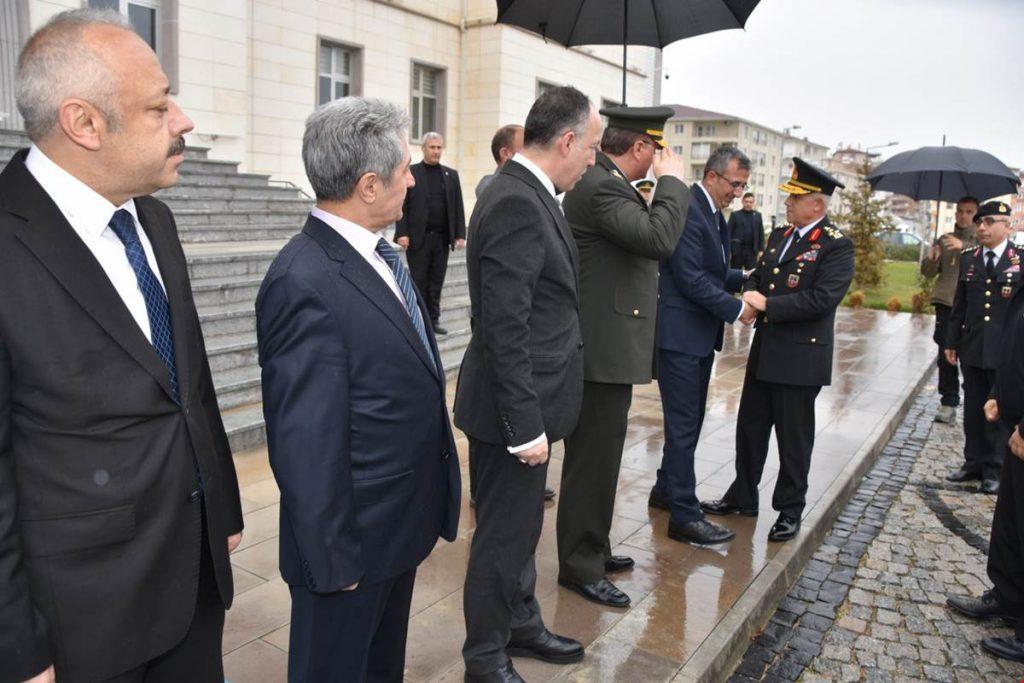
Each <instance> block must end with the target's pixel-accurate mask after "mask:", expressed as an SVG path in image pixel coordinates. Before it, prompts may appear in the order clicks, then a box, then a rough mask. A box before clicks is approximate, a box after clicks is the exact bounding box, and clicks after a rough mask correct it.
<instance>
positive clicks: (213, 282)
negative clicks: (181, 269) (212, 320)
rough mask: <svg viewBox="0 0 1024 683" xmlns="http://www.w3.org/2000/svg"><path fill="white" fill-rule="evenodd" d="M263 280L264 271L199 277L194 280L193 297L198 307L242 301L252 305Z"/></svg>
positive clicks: (234, 303) (233, 303) (240, 302)
mask: <svg viewBox="0 0 1024 683" xmlns="http://www.w3.org/2000/svg"><path fill="white" fill-rule="evenodd" d="M268 265H269V264H268ZM261 282H263V273H245V274H241V275H229V276H223V277H204V278H197V279H195V280H193V281H192V298H193V299H194V300H195V303H196V306H197V307H207V306H220V305H223V304H232V305H236V304H242V303H247V304H250V307H251V306H252V304H254V303H255V301H256V293H257V292H258V291H259V289H260V283H261Z"/></svg>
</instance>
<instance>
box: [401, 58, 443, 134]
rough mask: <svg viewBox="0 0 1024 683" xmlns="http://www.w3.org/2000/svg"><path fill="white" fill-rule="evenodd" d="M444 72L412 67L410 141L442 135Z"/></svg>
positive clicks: (431, 68) (418, 66) (416, 65)
mask: <svg viewBox="0 0 1024 683" xmlns="http://www.w3.org/2000/svg"><path fill="white" fill-rule="evenodd" d="M443 105H444V71H443V70H442V69H435V68H433V67H429V66H425V65H423V64H413V65H412V106H411V107H409V110H410V111H411V112H412V139H413V140H414V141H419V140H420V139H421V138H422V137H423V134H424V133H429V132H431V131H436V132H438V133H441V134H444V131H443V130H441V124H442V121H443V119H444V117H443V116H442V109H443Z"/></svg>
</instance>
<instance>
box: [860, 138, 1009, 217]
mask: <svg viewBox="0 0 1024 683" xmlns="http://www.w3.org/2000/svg"><path fill="white" fill-rule="evenodd" d="M867 180H868V183H870V184H871V189H873V190H882V191H886V192H894V193H896V194H902V195H906V196H908V197H910V198H911V199H913V200H915V201H920V200H922V199H931V200H935V201H940V202H955V201H958V200H959V199H961V198H963V197H966V196H968V195H970V196H972V197H975V198H976V199H978V201H985V200H986V199H991V198H992V197H1000V196H1002V195H1005V194H1017V187H1018V186H1019V185H1020V178H1018V177H1017V174H1016V173H1014V172H1013V171H1011V170H1010V169H1009V168H1007V167H1006V164H1004V163H1003V162H1001V161H999V159H997V158H995V157H994V156H992V155H991V154H989V153H988V152H983V151H981V150H980V149H965V148H963V147H921V148H920V149H915V150H911V151H909V152H900V153H899V154H896V155H895V156H893V157H891V158H889V159H886V160H885V161H884V162H882V163H881V164H879V165H878V167H877V168H875V169H874V170H873V171H871V172H870V173H869V174H868V178H867ZM938 231H939V221H938V214H937V212H936V219H935V233H936V234H938Z"/></svg>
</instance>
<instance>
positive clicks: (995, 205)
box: [974, 202, 1012, 223]
mask: <svg viewBox="0 0 1024 683" xmlns="http://www.w3.org/2000/svg"><path fill="white" fill-rule="evenodd" d="M1011 213H1012V212H1011V210H1010V205H1009V204H1004V203H1003V202H985V203H984V204H982V205H981V206H979V207H978V213H976V214H974V222H975V223H980V222H981V219H982V218H984V217H985V216H1002V217H1003V218H1009V217H1010V214H1011Z"/></svg>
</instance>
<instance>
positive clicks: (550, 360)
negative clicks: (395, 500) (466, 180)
mask: <svg viewBox="0 0 1024 683" xmlns="http://www.w3.org/2000/svg"><path fill="white" fill-rule="evenodd" d="M469 225H470V231H472V233H473V239H472V240H470V241H469V243H468V245H469V246H468V247H467V255H466V264H467V268H468V271H469V297H470V303H471V315H472V321H471V322H472V328H473V336H472V337H471V338H470V340H469V347H468V348H467V349H466V355H465V358H464V359H463V361H462V367H461V368H460V370H459V385H458V390H457V392H456V397H455V425H456V426H457V427H459V429H461V430H463V431H464V432H466V433H467V434H468V435H470V436H472V437H473V438H475V439H478V440H480V441H485V442H488V443H493V444H505V445H507V446H516V445H520V444H523V443H527V442H528V441H530V440H532V439H535V438H537V437H538V436H540V435H541V433H546V434H547V437H548V440H549V441H552V442H553V441H558V440H559V439H562V438H564V437H565V436H567V435H568V434H569V433H570V432H571V431H572V429H573V427H575V426H576V420H577V418H579V412H580V403H581V401H582V400H583V338H582V336H581V334H580V307H579V282H578V277H577V273H578V272H579V266H578V256H577V253H576V243H575V242H574V241H573V239H572V234H571V233H570V231H569V223H568V221H566V220H565V216H564V215H562V211H561V209H560V208H559V206H558V203H557V202H556V201H555V198H554V197H552V196H551V194H550V193H549V192H548V191H547V189H546V188H545V187H544V186H543V185H542V184H541V182H540V181H539V180H538V179H537V178H536V176H534V175H533V174H532V173H531V172H530V171H529V170H528V169H527V168H526V167H524V166H523V165H522V164H520V163H518V162H516V161H509V162H507V163H506V164H505V166H504V167H503V168H502V169H501V172H500V173H498V175H497V177H496V178H495V179H494V180H493V182H491V185H490V187H488V188H487V191H486V192H484V194H483V196H482V197H481V198H480V201H479V202H477V205H476V208H474V209H473V215H472V217H471V218H470V222H469Z"/></svg>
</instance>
